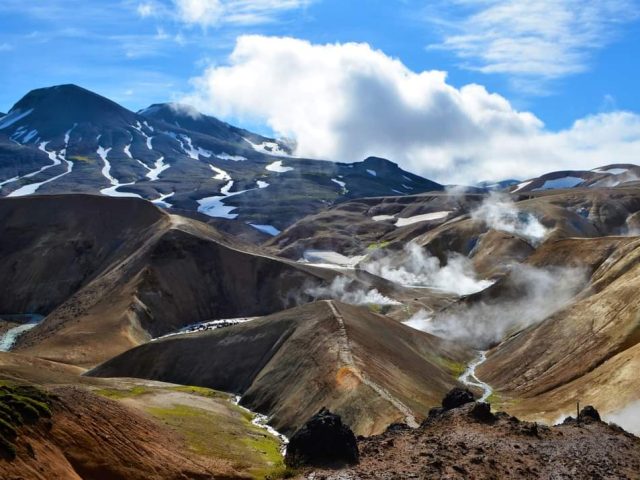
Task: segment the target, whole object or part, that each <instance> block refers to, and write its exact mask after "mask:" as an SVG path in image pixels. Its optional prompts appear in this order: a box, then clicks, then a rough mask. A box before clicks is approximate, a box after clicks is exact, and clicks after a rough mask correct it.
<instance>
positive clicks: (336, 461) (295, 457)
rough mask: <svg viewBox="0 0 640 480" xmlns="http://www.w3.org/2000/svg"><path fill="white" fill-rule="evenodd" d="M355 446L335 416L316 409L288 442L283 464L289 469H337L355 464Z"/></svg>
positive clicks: (346, 428)
mask: <svg viewBox="0 0 640 480" xmlns="http://www.w3.org/2000/svg"><path fill="white" fill-rule="evenodd" d="M358 457H359V454H358V445H357V443H356V437H355V435H354V434H353V432H352V431H351V429H350V428H349V427H348V426H347V425H345V424H343V423H342V419H341V418H340V416H339V415H335V414H333V413H331V412H330V411H329V410H327V409H326V408H323V409H322V410H320V411H319V412H318V413H317V414H316V415H315V416H313V417H312V418H311V420H309V421H308V422H307V423H306V424H305V425H304V426H303V427H302V428H301V429H300V430H298V431H297V432H296V433H295V434H294V435H293V437H291V440H290V442H289V446H288V447H287V455H286V457H285V463H286V464H287V465H289V466H292V467H302V466H313V467H329V468H333V467H341V466H344V465H353V464H356V463H358Z"/></svg>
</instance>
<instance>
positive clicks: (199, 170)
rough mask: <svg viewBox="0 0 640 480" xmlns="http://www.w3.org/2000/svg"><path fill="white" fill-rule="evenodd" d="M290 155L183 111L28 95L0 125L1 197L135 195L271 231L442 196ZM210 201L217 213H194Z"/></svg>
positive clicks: (401, 179)
mask: <svg viewBox="0 0 640 480" xmlns="http://www.w3.org/2000/svg"><path fill="white" fill-rule="evenodd" d="M291 154H292V150H291V147H290V146H289V145H287V144H286V143H284V142H280V141H276V140H274V139H271V138H267V137H264V136H261V135H257V134H254V133H252V132H249V131H247V130H243V129H240V128H237V127H234V126H231V125H229V124H227V123H224V122H222V121H220V120H218V119H216V118H214V117H210V116H206V115H203V114H200V113H199V112H197V111H195V110H194V109H193V108H190V107H188V106H184V105H179V104H155V105H152V106H150V107H149V108H146V109H144V110H141V111H140V112H138V113H134V112H131V111H129V110H127V109H125V108H123V107H121V106H120V105H118V104H117V103H115V102H113V101H111V100H109V99H107V98H104V97H102V96H100V95H97V94H95V93H93V92H90V91H88V90H85V89H83V88H81V87H78V86H75V85H60V86H56V87H51V88H42V89H38V90H33V91H31V92H29V93H28V94H27V95H25V96H24V97H23V98H22V99H21V100H20V101H19V102H17V103H16V104H15V105H14V106H13V108H12V109H11V110H10V111H9V112H8V114H7V115H3V116H2V117H0V196H22V195H32V194H58V193H95V194H101V195H106V196H118V197H121V196H131V197H141V198H144V199H147V200H149V201H152V202H156V203H157V204H159V205H162V206H164V207H165V208H176V209H179V210H186V211H193V212H196V211H200V212H201V213H204V214H206V215H209V216H211V217H214V218H233V219H237V220H239V221H241V222H243V223H245V224H247V225H261V226H270V227H272V228H269V229H266V230H265V229H262V231H263V232H264V231H267V232H272V233H273V232H276V231H280V230H282V229H284V228H285V227H287V226H288V225H290V224H291V223H293V222H294V221H295V220H297V219H298V218H301V217H303V216H305V215H308V214H310V213H314V212H316V211H318V210H320V209H322V208H324V207H326V206H327V205H331V204H334V203H336V202H340V201H343V200H345V199H349V198H357V197H364V196H380V195H398V194H409V193H420V192H424V191H429V190H440V189H442V187H441V186H440V185H438V184H437V183H434V182H431V181H429V180H426V179H424V178H421V177H419V176H416V175H413V174H410V173H408V172H405V171H403V170H402V169H400V168H399V167H398V166H397V165H396V164H394V163H392V162H390V161H388V160H384V159H377V158H370V159H367V160H365V161H363V162H356V163H350V164H345V163H335V162H330V161H324V160H311V159H300V158H295V157H292V156H291ZM371 172H376V173H377V174H376V175H373V174H372V173H371ZM231 182H232V183H231ZM210 199H216V200H213V201H215V202H217V203H216V205H218V204H219V205H218V207H215V208H209V207H203V204H206V205H210V204H211V202H212V200H210Z"/></svg>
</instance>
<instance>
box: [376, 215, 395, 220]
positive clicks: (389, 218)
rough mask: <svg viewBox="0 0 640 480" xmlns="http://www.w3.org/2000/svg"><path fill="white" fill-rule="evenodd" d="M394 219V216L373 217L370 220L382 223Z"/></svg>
mask: <svg viewBox="0 0 640 480" xmlns="http://www.w3.org/2000/svg"><path fill="white" fill-rule="evenodd" d="M394 218H396V216H395V215H374V216H373V217H371V219H372V220H373V221H374V222H384V221H385V220H393V219H394Z"/></svg>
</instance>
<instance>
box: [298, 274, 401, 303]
mask: <svg viewBox="0 0 640 480" xmlns="http://www.w3.org/2000/svg"><path fill="white" fill-rule="evenodd" d="M304 293H305V294H307V295H309V296H311V297H313V298H314V299H315V300H320V299H334V300H340V301H341V302H344V303H349V304H351V305H399V302H396V301H395V300H392V299H390V298H388V297H385V296H384V295H382V294H381V293H380V292H379V291H378V290H376V289H375V288H372V289H369V290H365V289H364V288H363V286H362V285H361V284H359V283H358V282H355V281H354V280H352V279H350V278H347V277H344V276H339V277H336V278H334V279H333V281H332V282H331V284H330V285H328V286H313V287H307V288H306V289H305V290H304Z"/></svg>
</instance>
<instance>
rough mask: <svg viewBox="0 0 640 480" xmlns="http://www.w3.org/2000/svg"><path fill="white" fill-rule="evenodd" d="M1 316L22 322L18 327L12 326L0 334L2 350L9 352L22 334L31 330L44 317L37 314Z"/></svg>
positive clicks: (0, 347) (0, 350)
mask: <svg viewBox="0 0 640 480" xmlns="http://www.w3.org/2000/svg"><path fill="white" fill-rule="evenodd" d="M0 318H2V319H3V320H8V321H10V322H16V323H20V325H18V326H17V327H13V328H10V329H9V330H7V331H6V332H4V333H1V334H0V352H8V351H9V350H11V348H13V346H14V345H15V343H16V340H18V337H19V336H20V335H22V334H23V333H25V332H27V331H29V330H31V329H32V328H33V327H35V326H36V325H38V324H39V323H40V322H41V321H42V320H43V319H44V317H43V316H42V315H35V314H11V315H0Z"/></svg>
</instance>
